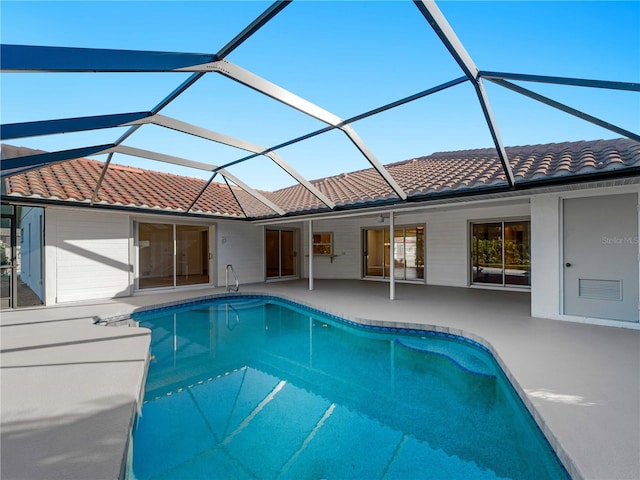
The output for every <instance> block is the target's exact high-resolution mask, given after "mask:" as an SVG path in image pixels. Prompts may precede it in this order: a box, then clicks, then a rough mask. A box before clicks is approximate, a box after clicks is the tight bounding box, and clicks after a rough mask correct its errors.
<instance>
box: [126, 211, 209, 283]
mask: <svg viewBox="0 0 640 480" xmlns="http://www.w3.org/2000/svg"><path fill="white" fill-rule="evenodd" d="M141 223H155V224H162V225H172V227H173V228H172V229H173V250H174V254H173V267H174V272H173V273H174V284H173V286H162V287H150V288H142V289H141V288H140V238H139V233H140V230H139V226H140V224H141ZM130 225H131V236H130V241H131V243H130V252H131V254H130V258H131V263H132V264H133V269H132V270H133V271H132V272H131V282H130V285H131V287H132V291H133V293H134V294H136V293H144V292H150V291H161V290H180V289H189V288H200V287H212V286H213V287H215V286H216V285H217V282H218V274H217V262H216V260H217V255H216V245H217V243H216V236H217V233H218V228H217V224H215V223H203V222H197V221H196V222H189V221H181V222H176V221H175V219H158V218H144V217H135V218H131V224H130ZM178 225H186V226H199V227H205V228H207V229H208V235H207V236H208V250H209V254H208V262H209V263H208V265H207V268H208V270H209V281H208V282H206V283H197V284H192V285H176V281H175V278H176V274H177V270H176V267H177V260H176V248H177V228H176V227H177V226H178Z"/></svg>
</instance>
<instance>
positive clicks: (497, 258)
mask: <svg viewBox="0 0 640 480" xmlns="http://www.w3.org/2000/svg"><path fill="white" fill-rule="evenodd" d="M473 258H474V259H476V262H477V264H478V265H485V266H489V265H491V266H496V267H501V266H502V241H501V240H500V239H499V238H492V239H488V240H485V239H479V238H477V237H474V239H473Z"/></svg>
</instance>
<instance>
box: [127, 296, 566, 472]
mask: <svg viewBox="0 0 640 480" xmlns="http://www.w3.org/2000/svg"><path fill="white" fill-rule="evenodd" d="M135 318H136V320H138V321H139V322H140V325H141V326H144V327H148V328H150V329H151V330H152V345H151V353H152V355H153V356H154V359H153V360H152V362H151V364H150V367H149V374H148V378H147V384H146V390H145V400H144V405H143V408H142V412H141V415H140V416H139V417H138V421H137V424H136V428H135V430H134V438H133V467H132V470H133V476H134V477H135V478H137V479H140V480H143V479H197V478H207V479H209V478H224V479H241V478H260V479H262V478H269V479H274V478H291V479H307V478H308V479H321V478H326V479H343V478H362V479H375V478H388V479H414V478H428V479H476V478H477V479H503V478H511V479H535V480H542V479H562V478H568V475H567V473H566V471H565V470H564V469H563V468H562V465H561V464H560V462H559V461H558V459H557V457H556V456H555V454H554V453H553V451H552V450H551V448H550V447H549V445H548V443H547V441H546V439H545V438H544V437H543V435H542V434H541V432H540V430H539V429H538V428H537V426H536V425H535V423H534V421H533V420H532V418H531V417H530V415H529V414H528V412H527V411H526V410H525V408H524V406H523V405H522V403H521V401H520V399H519V398H518V397H517V395H516V393H515V392H514V390H513V389H512V387H511V385H510V384H509V382H508V381H507V380H506V378H505V376H504V374H503V372H502V371H501V369H500V368H499V366H498V365H497V364H496V363H495V361H494V359H493V357H492V356H491V355H490V354H489V353H488V352H486V351H485V350H484V349H483V348H482V347H480V346H479V345H476V344H474V343H473V342H469V341H466V340H464V339H459V338H457V337H451V336H445V335H441V334H440V335H438V334H431V333H428V332H418V333H413V334H411V333H410V332H408V331H397V330H392V329H374V328H371V327H368V328H362V327H358V326H355V325H353V324H350V323H349V322H344V321H341V320H339V319H337V318H335V317H331V316H326V315H324V314H322V313H321V312H318V311H315V310H311V309H306V308H303V307H301V306H298V305H295V304H292V303H290V302H287V301H284V300H278V299H275V298H272V297H269V298H255V297H246V298H244V297H240V298H233V299H229V298H228V299H223V300H216V301H213V302H209V303H200V304H193V305H191V306H185V307H180V308H173V309H163V310H161V311H156V312H149V313H144V314H139V315H136V316H135ZM130 473H131V472H130Z"/></svg>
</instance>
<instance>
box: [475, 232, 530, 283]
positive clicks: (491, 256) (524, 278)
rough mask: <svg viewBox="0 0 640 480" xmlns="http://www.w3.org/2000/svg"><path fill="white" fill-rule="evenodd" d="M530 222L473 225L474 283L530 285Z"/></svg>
mask: <svg viewBox="0 0 640 480" xmlns="http://www.w3.org/2000/svg"><path fill="white" fill-rule="evenodd" d="M529 229H530V222H529V221H524V220H523V221H513V222H490V223H474V224H472V225H471V279H472V283H477V284H492V285H503V286H504V285H523V286H527V285H531V277H530V272H531V257H530V250H529Z"/></svg>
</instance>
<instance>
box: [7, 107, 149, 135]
mask: <svg viewBox="0 0 640 480" xmlns="http://www.w3.org/2000/svg"><path fill="white" fill-rule="evenodd" d="M151 115H152V114H151V112H134V113H118V114H115V115H98V116H92V117H77V118H64V119H58V120H43V121H38V122H24V123H6V124H4V125H1V126H0V140H11V139H16V138H27V137H39V136H44V135H55V134H59V133H72V132H84V131H87V130H100V129H103V128H113V127H126V126H130V125H132V124H134V123H143V122H142V121H141V120H144V119H147V118H149V117H151Z"/></svg>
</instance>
